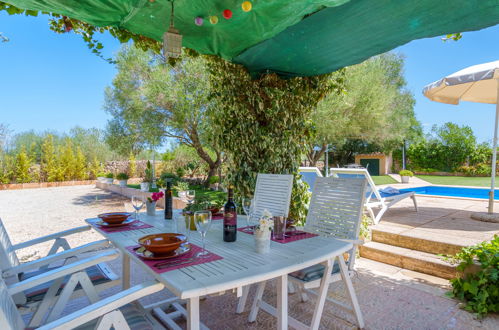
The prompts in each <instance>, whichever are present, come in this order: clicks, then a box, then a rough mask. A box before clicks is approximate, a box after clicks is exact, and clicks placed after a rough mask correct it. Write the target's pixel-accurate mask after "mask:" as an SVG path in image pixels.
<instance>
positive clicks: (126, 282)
mask: <svg viewBox="0 0 499 330" xmlns="http://www.w3.org/2000/svg"><path fill="white" fill-rule="evenodd" d="M122 267H123V269H122V274H123V278H122V279H121V280H122V284H121V285H122V287H123V290H126V289H129V288H130V256H129V255H128V254H126V253H123V265H122Z"/></svg>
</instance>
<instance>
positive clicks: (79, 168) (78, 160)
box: [74, 147, 88, 180]
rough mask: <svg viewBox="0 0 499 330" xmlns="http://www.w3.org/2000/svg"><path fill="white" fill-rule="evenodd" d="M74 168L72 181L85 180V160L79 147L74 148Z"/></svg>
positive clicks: (86, 176)
mask: <svg viewBox="0 0 499 330" xmlns="http://www.w3.org/2000/svg"><path fill="white" fill-rule="evenodd" d="M74 167H75V168H74V179H77V180H86V179H87V178H88V171H87V160H86V159H85V155H84V154H83V152H82V151H81V148H80V147H77V148H76V156H75V162H74Z"/></svg>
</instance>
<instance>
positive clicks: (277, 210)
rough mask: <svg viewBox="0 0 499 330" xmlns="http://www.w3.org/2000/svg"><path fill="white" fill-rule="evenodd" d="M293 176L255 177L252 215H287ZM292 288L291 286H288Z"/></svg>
mask: <svg viewBox="0 0 499 330" xmlns="http://www.w3.org/2000/svg"><path fill="white" fill-rule="evenodd" d="M293 179H294V176H293V175H291V174H262V173H259V174H258V176H257V178H256V187H255V195H254V198H253V205H252V206H253V208H254V210H255V211H254V212H255V214H254V216H255V217H257V218H260V217H261V216H262V213H263V211H264V210H268V211H269V212H270V213H272V215H273V216H280V217H286V218H287V217H288V214H289V204H290V203H291V192H292V190H293ZM290 289H291V290H293V288H292V286H291V287H290ZM248 293H249V286H245V287H243V288H242V295H241V297H240V298H239V302H238V304H237V308H236V313H238V314H240V313H242V312H243V311H244V307H245V306H246V300H247V299H248Z"/></svg>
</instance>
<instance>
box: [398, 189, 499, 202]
mask: <svg viewBox="0 0 499 330" xmlns="http://www.w3.org/2000/svg"><path fill="white" fill-rule="evenodd" d="M400 191H401V192H402V191H414V192H415V193H416V194H420V195H433V196H449V197H465V198H480V199H489V191H490V189H486V188H464V187H462V188H461V187H442V186H426V187H415V188H407V189H400ZM494 199H497V200H499V189H496V190H495V193H494Z"/></svg>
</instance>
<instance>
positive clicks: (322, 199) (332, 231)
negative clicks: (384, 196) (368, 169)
mask: <svg viewBox="0 0 499 330" xmlns="http://www.w3.org/2000/svg"><path fill="white" fill-rule="evenodd" d="M365 196H366V179H365V178H363V179H358V178H335V177H327V178H317V180H316V181H315V185H314V190H313V192H312V199H311V201H310V207H309V209H308V215H307V222H306V223H305V231H307V232H311V233H315V234H319V235H321V236H331V237H334V238H338V239H349V240H357V239H358V238H359V231H360V223H361V221H362V213H363V212H362V211H363V209H364V201H365Z"/></svg>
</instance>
